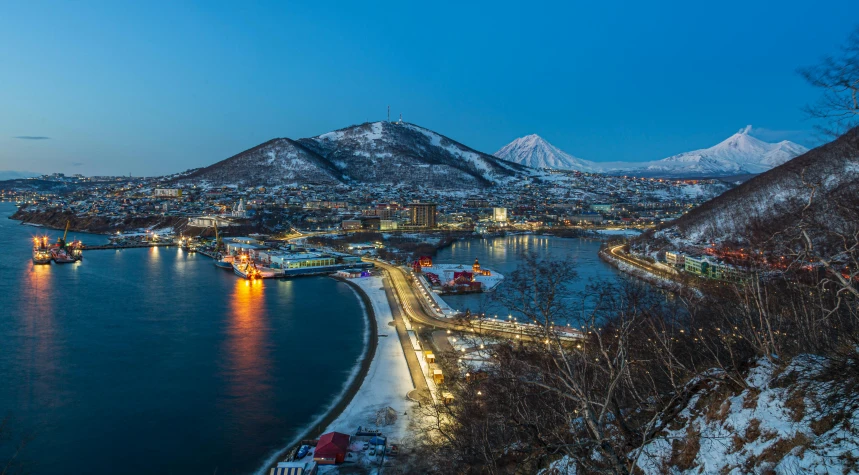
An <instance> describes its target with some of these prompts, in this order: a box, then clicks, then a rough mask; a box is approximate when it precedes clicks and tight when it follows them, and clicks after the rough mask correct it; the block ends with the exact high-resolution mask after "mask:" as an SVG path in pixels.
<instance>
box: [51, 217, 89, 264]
mask: <svg viewBox="0 0 859 475" xmlns="http://www.w3.org/2000/svg"><path fill="white" fill-rule="evenodd" d="M69 224H70V222H69V221H66V230H65V232H64V233H63V237H61V238H58V239H57V243H56V244H54V246H53V247H52V248H51V250H50V253H51V259H53V260H54V262H56V263H57V264H71V263H73V262H77V261H79V260H81V259H83V244H82V243H81V242H80V241H72V242H66V237H67V236H68V234H69Z"/></svg>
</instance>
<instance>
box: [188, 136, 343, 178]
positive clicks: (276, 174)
mask: <svg viewBox="0 0 859 475" xmlns="http://www.w3.org/2000/svg"><path fill="white" fill-rule="evenodd" d="M341 179H342V177H341V175H340V172H339V170H337V168H336V167H335V166H334V165H333V164H331V163H330V162H328V161H327V160H326V159H325V158H323V157H320V156H319V155H317V154H316V153H314V152H312V151H310V150H308V149H306V148H305V147H304V146H302V145H301V144H299V143H297V142H295V141H293V140H290V139H274V140H269V141H268V142H266V143H264V144H261V145H257V146H256V147H254V148H252V149H250V150H246V151H244V152H242V153H240V154H238V155H234V156H232V157H230V158H228V159H226V160H222V161H220V162H218V163H215V164H214V165H210V166H208V167H206V168H201V169H199V170H197V171H195V172H194V173H191V174H189V175H187V176H185V177H182V178H181V179H180V180H179V181H207V182H210V183H213V184H244V185H251V186H256V185H267V186H275V185H283V184H292V183H321V184H324V183H331V184H335V183H339V182H340V181H341Z"/></svg>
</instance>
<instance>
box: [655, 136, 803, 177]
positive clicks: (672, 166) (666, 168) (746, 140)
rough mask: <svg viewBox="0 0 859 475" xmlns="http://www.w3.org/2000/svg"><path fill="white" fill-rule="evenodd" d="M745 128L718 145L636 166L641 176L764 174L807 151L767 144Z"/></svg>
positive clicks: (795, 146) (790, 145) (786, 144)
mask: <svg viewBox="0 0 859 475" xmlns="http://www.w3.org/2000/svg"><path fill="white" fill-rule="evenodd" d="M751 130H752V126H751V125H747V126H746V127H744V128H742V129H740V131H739V132H737V133H736V134H734V135H732V136H730V137H728V138H727V139H725V140H723V141H722V142H719V143H718V144H716V145H714V146H712V147H710V148H704V149H701V150H693V151H691V152H685V153H681V154H678V155H673V156H671V157H668V158H663V159H662V160H656V161H653V162H648V163H646V164H643V165H644V166H643V167H639V169H640V170H641V172H643V173H660V174H670V175H679V174H683V175H732V174H742V173H763V172H765V171H767V170H769V169H771V168H773V167H777V166H779V165H781V164H782V163H784V162H786V161H788V160H790V159H791V158H793V157H796V156H799V155H802V154H803V153H805V152H807V151H808V149H807V148H805V147H803V146H802V145H799V144H795V143H793V142H788V141H787V140H784V141H781V142H778V143H768V142H764V141H763V140H760V139H756V138H755V137H752V136H751V135H749V132H751Z"/></svg>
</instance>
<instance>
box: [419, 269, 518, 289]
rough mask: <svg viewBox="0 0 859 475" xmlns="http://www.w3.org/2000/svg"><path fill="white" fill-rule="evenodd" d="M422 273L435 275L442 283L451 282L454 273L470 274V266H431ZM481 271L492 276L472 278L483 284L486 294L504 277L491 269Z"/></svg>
mask: <svg viewBox="0 0 859 475" xmlns="http://www.w3.org/2000/svg"><path fill="white" fill-rule="evenodd" d="M422 270H423V272H424V273H426V272H432V273H433V274H437V275H438V276H439V277H440V278H441V280H442V282H449V281H451V280H453V273H454V272H462V271H466V272H471V265H465V264H433V266H432V267H424V268H423V269H422ZM483 270H488V271H490V273H491V274H492V275H476V276H474V280H475V281H477V282H480V283H481V284H483V290H484V291H486V292H488V291H491V290H493V289H494V288H495V287H497V286H498V284H500V283H501V281H503V280H504V276H503V275H501V274H499V273H498V272H495V271H494V270H492V269H488V268H486V267H483Z"/></svg>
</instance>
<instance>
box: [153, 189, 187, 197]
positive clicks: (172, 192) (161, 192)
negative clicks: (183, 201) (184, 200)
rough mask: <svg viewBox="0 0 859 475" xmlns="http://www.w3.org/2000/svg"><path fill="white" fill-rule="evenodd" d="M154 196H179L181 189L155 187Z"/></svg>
mask: <svg viewBox="0 0 859 475" xmlns="http://www.w3.org/2000/svg"><path fill="white" fill-rule="evenodd" d="M154 196H155V197H156V198H181V197H182V190H180V189H179V188H155V192H154Z"/></svg>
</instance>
